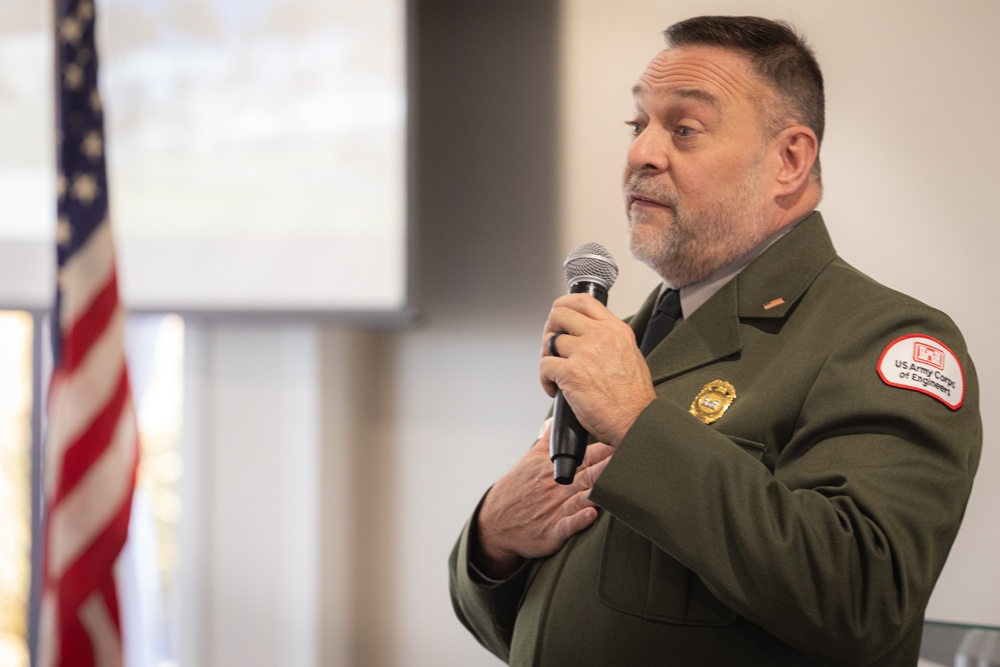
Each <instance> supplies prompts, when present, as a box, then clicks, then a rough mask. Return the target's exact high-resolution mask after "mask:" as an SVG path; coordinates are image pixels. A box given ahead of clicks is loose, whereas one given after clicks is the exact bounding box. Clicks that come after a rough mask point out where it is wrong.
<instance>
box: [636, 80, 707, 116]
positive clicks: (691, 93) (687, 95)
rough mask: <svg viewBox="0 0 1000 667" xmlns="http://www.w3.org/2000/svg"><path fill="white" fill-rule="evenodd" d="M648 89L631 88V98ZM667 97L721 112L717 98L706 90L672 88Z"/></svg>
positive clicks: (641, 87)
mask: <svg viewBox="0 0 1000 667" xmlns="http://www.w3.org/2000/svg"><path fill="white" fill-rule="evenodd" d="M648 90H649V89H648V88H647V87H646V86H644V85H642V84H636V85H634V86H632V97H635V96H637V95H641V94H643V93H645V92H647V91H648ZM667 94H668V95H676V96H678V97H682V98H684V99H689V100H697V101H699V102H704V103H705V104H707V105H709V106H710V107H712V108H713V109H715V110H721V109H722V104H721V103H720V102H719V98H718V97H716V96H715V95H713V94H712V93H710V92H708V91H707V90H702V89H701V88H673V89H671V90H670V91H668V92H667Z"/></svg>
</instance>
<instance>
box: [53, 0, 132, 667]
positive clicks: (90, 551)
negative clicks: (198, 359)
mask: <svg viewBox="0 0 1000 667" xmlns="http://www.w3.org/2000/svg"><path fill="white" fill-rule="evenodd" d="M57 7H58V11H57V15H56V39H57V44H58V59H59V61H58V69H57V76H58V79H59V80H58V91H59V92H58V102H57V107H58V128H57V132H58V141H57V146H58V161H57V165H58V176H57V178H58V180H57V195H58V223H57V231H56V245H57V249H56V253H57V258H58V277H57V285H56V301H55V308H54V316H53V327H52V333H53V335H52V339H53V357H54V365H53V373H52V382H51V384H50V386H49V394H48V409H47V412H48V431H47V433H46V441H45V454H44V457H45V458H44V463H43V470H44V473H43V474H44V489H45V538H44V540H45V541H44V553H43V563H42V566H43V568H44V579H43V584H42V586H43V588H42V600H41V606H40V612H39V640H38V647H37V655H36V661H35V664H36V665H37V666H39V667H51V666H55V665H60V666H64V667H70V666H74V667H75V666H91V665H93V666H95V667H111V666H115V667H120V665H121V664H122V642H121V630H120V628H121V626H120V623H119V617H118V602H117V593H116V588H115V579H114V574H113V569H114V564H115V561H116V560H117V558H118V555H119V553H120V552H121V549H122V546H123V545H124V543H125V537H126V534H127V530H128V521H129V514H130V509H131V506H132V490H133V487H134V486H135V478H136V466H137V464H138V458H139V457H138V436H137V430H136V421H135V410H134V408H133V405H132V399H131V391H130V389H129V382H128V374H127V372H126V367H125V356H124V340H123V336H124V324H125V311H124V309H123V307H122V305H121V304H120V303H119V301H118V285H117V278H116V271H115V256H114V248H113V244H112V238H111V226H110V222H109V219H108V187H107V175H106V171H105V164H104V139H103V123H104V116H103V112H102V108H101V102H100V97H99V96H98V90H97V50H96V42H95V40H94V4H93V0H58V2H57Z"/></svg>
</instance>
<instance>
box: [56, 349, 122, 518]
mask: <svg viewBox="0 0 1000 667" xmlns="http://www.w3.org/2000/svg"><path fill="white" fill-rule="evenodd" d="M128 396H129V383H128V373H127V371H126V369H125V366H124V365H123V366H122V369H121V374H120V376H119V378H118V386H117V388H116V389H115V393H114V395H112V397H111V400H109V401H108V403H107V404H106V405H105V406H104V408H103V409H102V410H101V411H100V412H99V413H98V415H97V416H96V417H95V418H94V421H92V422H91V423H90V425H89V426H88V427H87V429H86V430H85V431H84V432H83V433H81V434H80V435H79V437H77V439H76V440H75V441H74V442H73V444H71V445H70V446H69V447H67V448H66V451H65V453H64V454H63V466H62V474H61V475H60V477H59V481H58V483H57V486H56V491H55V494H54V495H53V497H51V498H50V499H49V502H50V503H51V505H50V507H51V508H52V510H54V509H55V508H56V507H57V506H58V505H59V503H60V502H62V500H63V498H65V497H66V496H67V495H68V494H69V492H70V491H72V490H73V487H75V486H76V485H77V483H78V482H79V481H80V479H81V478H82V477H83V476H84V475H85V474H87V471H88V470H89V469H90V466H91V465H92V464H93V463H94V462H95V461H97V459H99V458H100V457H101V455H102V454H104V452H105V451H107V449H108V447H110V446H111V445H112V442H111V439H112V436H113V435H114V432H115V429H116V428H117V427H118V422H119V420H120V419H121V415H122V410H123V409H124V407H125V400H126V399H127V398H128ZM50 511H51V510H50Z"/></svg>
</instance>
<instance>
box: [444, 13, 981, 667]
mask: <svg viewBox="0 0 1000 667" xmlns="http://www.w3.org/2000/svg"><path fill="white" fill-rule="evenodd" d="M666 38H667V48H666V50H664V51H662V52H661V53H660V54H658V55H657V56H656V57H655V58H654V59H653V60H652V61H651V62H650V63H649V65H648V67H647V68H646V70H645V72H644V73H643V74H642V76H641V77H640V78H639V81H638V83H637V84H636V86H635V88H634V90H633V93H634V96H635V114H634V116H633V118H632V119H631V120H630V121H629V123H628V124H629V126H630V127H631V128H632V130H633V135H634V137H633V139H632V143H631V146H630V148H629V151H628V156H627V161H626V162H627V164H626V169H625V173H624V193H625V203H626V208H627V212H628V219H629V238H630V245H631V250H632V253H633V254H634V255H635V257H637V258H638V259H640V260H641V261H643V262H644V263H646V264H648V265H649V266H650V267H652V268H653V269H655V270H656V271H657V272H658V273H659V275H660V276H661V277H662V278H663V285H662V286H658V287H657V289H656V290H654V291H653V293H652V294H651V295H650V297H649V298H648V299H647V301H646V303H645V304H644V305H643V306H642V307H641V308H640V309H639V311H638V313H637V314H636V315H635V316H634V317H633V318H632V319H631V321H630V322H629V323H625V322H622V321H620V320H618V319H617V318H616V317H615V316H614V315H612V314H611V313H610V311H608V310H607V309H606V308H605V307H603V306H602V305H601V304H600V303H599V302H598V301H596V300H595V299H593V298H591V297H590V296H588V295H583V294H571V295H566V296H563V297H560V298H559V299H557V300H556V302H555V303H554V305H553V307H552V310H551V312H550V314H549V318H548V321H547V322H546V324H545V330H544V334H543V345H542V350H543V351H542V360H541V365H540V373H541V381H542V384H543V386H544V387H545V388H546V390H547V391H548V392H549V394H550V395H551V394H554V392H555V389H556V387H558V388H560V389H561V390H562V391H563V393H564V394H565V396H566V399H567V400H568V402H569V403H570V405H571V406H572V408H573V410H574V412H575V414H576V415H577V417H578V418H579V419H580V422H581V423H582V424H583V425H584V426H585V427H586V428H587V430H588V432H589V433H590V434H591V435H592V437H593V440H594V444H592V445H590V446H589V447H588V448H587V449H588V451H587V454H586V457H585V459H584V462H583V464H582V465H581V467H580V469H579V470H578V472H577V474H576V478H575V479H574V481H573V482H572V483H571V484H569V485H565V486H564V485H559V484H556V483H555V482H553V481H552V467H551V464H550V463H549V460H548V446H549V434H548V426H546V428H545V429H543V432H542V434H541V436H540V438H539V440H538V441H537V442H536V443H535V445H534V446H533V447H532V448H531V450H530V451H529V452H528V453H527V454H526V455H525V456H524V457H523V458H522V460H521V461H519V462H518V463H517V464H516V465H515V466H514V467H513V468H512V469H511V470H510V471H509V472H508V473H507V474H506V475H504V476H503V477H502V478H501V479H500V480H498V481H497V483H496V484H495V485H494V486H493V487H492V488H491V489H490V490H489V491H488V492H487V494H486V495H485V496H484V498H483V500H482V502H481V503H480V506H479V507H478V508H477V509H476V511H475V513H474V514H473V517H472V518H471V520H470V521H469V523H468V524H467V525H466V527H465V529H464V530H463V532H462V534H461V536H460V538H459V541H458V544H457V545H456V547H455V550H454V551H453V553H452V557H451V560H450V567H451V589H452V599H453V603H454V606H455V610H456V613H457V614H458V616H459V618H460V620H461V621H462V622H463V623H464V624H465V625H466V627H467V628H468V629H469V630H470V631H471V632H473V633H474V634H475V636H476V637H477V639H479V641H480V642H481V643H482V644H483V645H484V646H486V647H487V648H488V649H489V650H491V651H492V652H493V653H495V654H496V655H497V656H499V657H500V658H502V659H504V660H505V661H508V662H509V663H510V664H512V665H683V666H699V667H700V666H710V665H796V666H801V665H908V666H910V667H912V666H913V665H915V664H916V662H917V659H918V653H919V648H920V636H921V630H922V621H923V612H924V608H925V606H926V604H927V600H928V598H929V596H930V593H931V590H932V588H933V586H934V583H935V581H936V579H937V576H938V574H939V573H940V570H941V568H942V566H943V565H944V562H945V558H946V556H947V554H948V550H949V549H950V547H951V544H952V541H953V539H954V537H955V534H956V532H957V530H958V526H959V523H960V521H961V517H962V514H963V512H964V509H965V504H966V502H967V499H968V495H969V492H970V490H971V485H972V479H973V475H974V473H975V469H976V466H977V464H978V460H979V452H980V445H981V437H982V434H981V424H980V419H979V412H978V390H977V385H976V377H975V372H974V369H973V366H972V362H971V360H970V359H969V356H968V353H967V350H966V347H965V343H964V341H963V339H962V337H961V334H960V333H959V331H958V330H957V328H956V327H955V325H954V324H953V323H952V322H951V320H950V319H948V317H947V316H945V315H944V314H943V313H941V312H939V311H936V310H933V309H931V308H929V307H927V306H925V305H923V304H920V303H918V302H916V301H915V300H913V299H910V298H909V297H906V296H904V295H902V294H899V293H898V292H894V291H892V290H890V289H888V288H885V287H883V286H881V285H878V284H877V283H875V282H874V281H872V280H871V279H870V278H867V277H866V276H864V275H862V274H861V273H859V272H858V271H857V270H855V269H853V268H852V267H851V266H849V265H848V264H847V263H846V262H844V261H843V260H842V259H840V258H839V257H838V256H837V255H836V253H835V251H834V249H833V246H832V244H831V242H830V239H829V237H828V235H827V232H826V228H825V226H824V223H823V220H822V218H821V216H820V214H819V213H818V212H816V211H815V208H816V206H817V205H818V203H819V201H820V197H821V191H822V186H821V178H820V176H821V175H820V169H819V162H818V152H819V145H820V141H821V139H822V134H823V83H822V75H821V73H820V70H819V67H818V65H817V64H816V61H815V58H814V56H813V54H812V52H811V51H810V50H809V48H808V47H807V46H806V45H805V44H804V42H803V41H802V40H801V39H800V38H799V37H798V36H797V35H796V34H795V33H794V32H793V31H792V30H791V29H789V28H788V27H787V26H785V25H784V24H779V23H775V22H771V21H767V20H763V19H758V18H733V17H701V18H696V19H691V20H688V21H684V22H681V23H679V24H676V25H674V26H672V27H670V28H669V29H668V30H667V31H666ZM661 293H662V294H663V299H662V301H663V302H665V303H668V304H669V303H671V302H673V304H674V306H673V312H672V313H671V314H670V317H669V320H670V321H674V320H679V323H677V324H675V325H674V327H673V330H672V331H671V332H670V333H669V335H668V336H667V337H666V338H665V339H663V340H662V342H659V343H656V342H655V341H653V342H649V343H647V344H646V345H644V347H647V353H646V355H645V356H644V354H643V352H641V351H640V346H639V344H638V343H639V342H643V337H644V334H645V333H646V331H647V329H653V328H656V327H658V325H656V324H652V322H653V320H655V319H658V318H659V317H660V316H658V315H654V314H653V311H654V307H656V306H657V302H658V301H659V300H660V299H659V298H660V296H661ZM678 295H679V302H680V312H677V310H676V302H677V301H678V299H677V296H678ZM662 309H664V310H668V311H669V310H671V307H669V306H663V307H662ZM648 325H649V326H648ZM553 336H558V338H557V340H552V339H553ZM649 347H651V348H652V349H651V350H649Z"/></svg>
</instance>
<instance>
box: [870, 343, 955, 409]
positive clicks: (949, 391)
mask: <svg viewBox="0 0 1000 667" xmlns="http://www.w3.org/2000/svg"><path fill="white" fill-rule="evenodd" d="M878 375H879V377H880V378H882V382H885V383H886V384H887V385H889V386H890V387H901V388H903V389H912V390H913V391H919V392H920V393H922V394H927V395H928V396H931V397H933V398H936V399H937V400H939V401H941V402H942V403H944V404H945V405H947V406H948V407H949V408H951V409H952V410H958V409H959V408H960V407H962V403H963V401H965V372H964V371H963V370H962V366H961V364H959V363H958V357H956V356H955V353H954V352H952V351H951V350H950V349H948V346H947V345H945V344H944V343H942V342H941V341H939V340H937V339H936V338H931V337H930V336H922V335H920V334H910V335H909V336H903V337H902V338H897V339H896V340H894V341H893V342H891V343H889V345H888V346H887V347H886V348H885V350H883V351H882V356H881V357H879V360H878Z"/></svg>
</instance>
